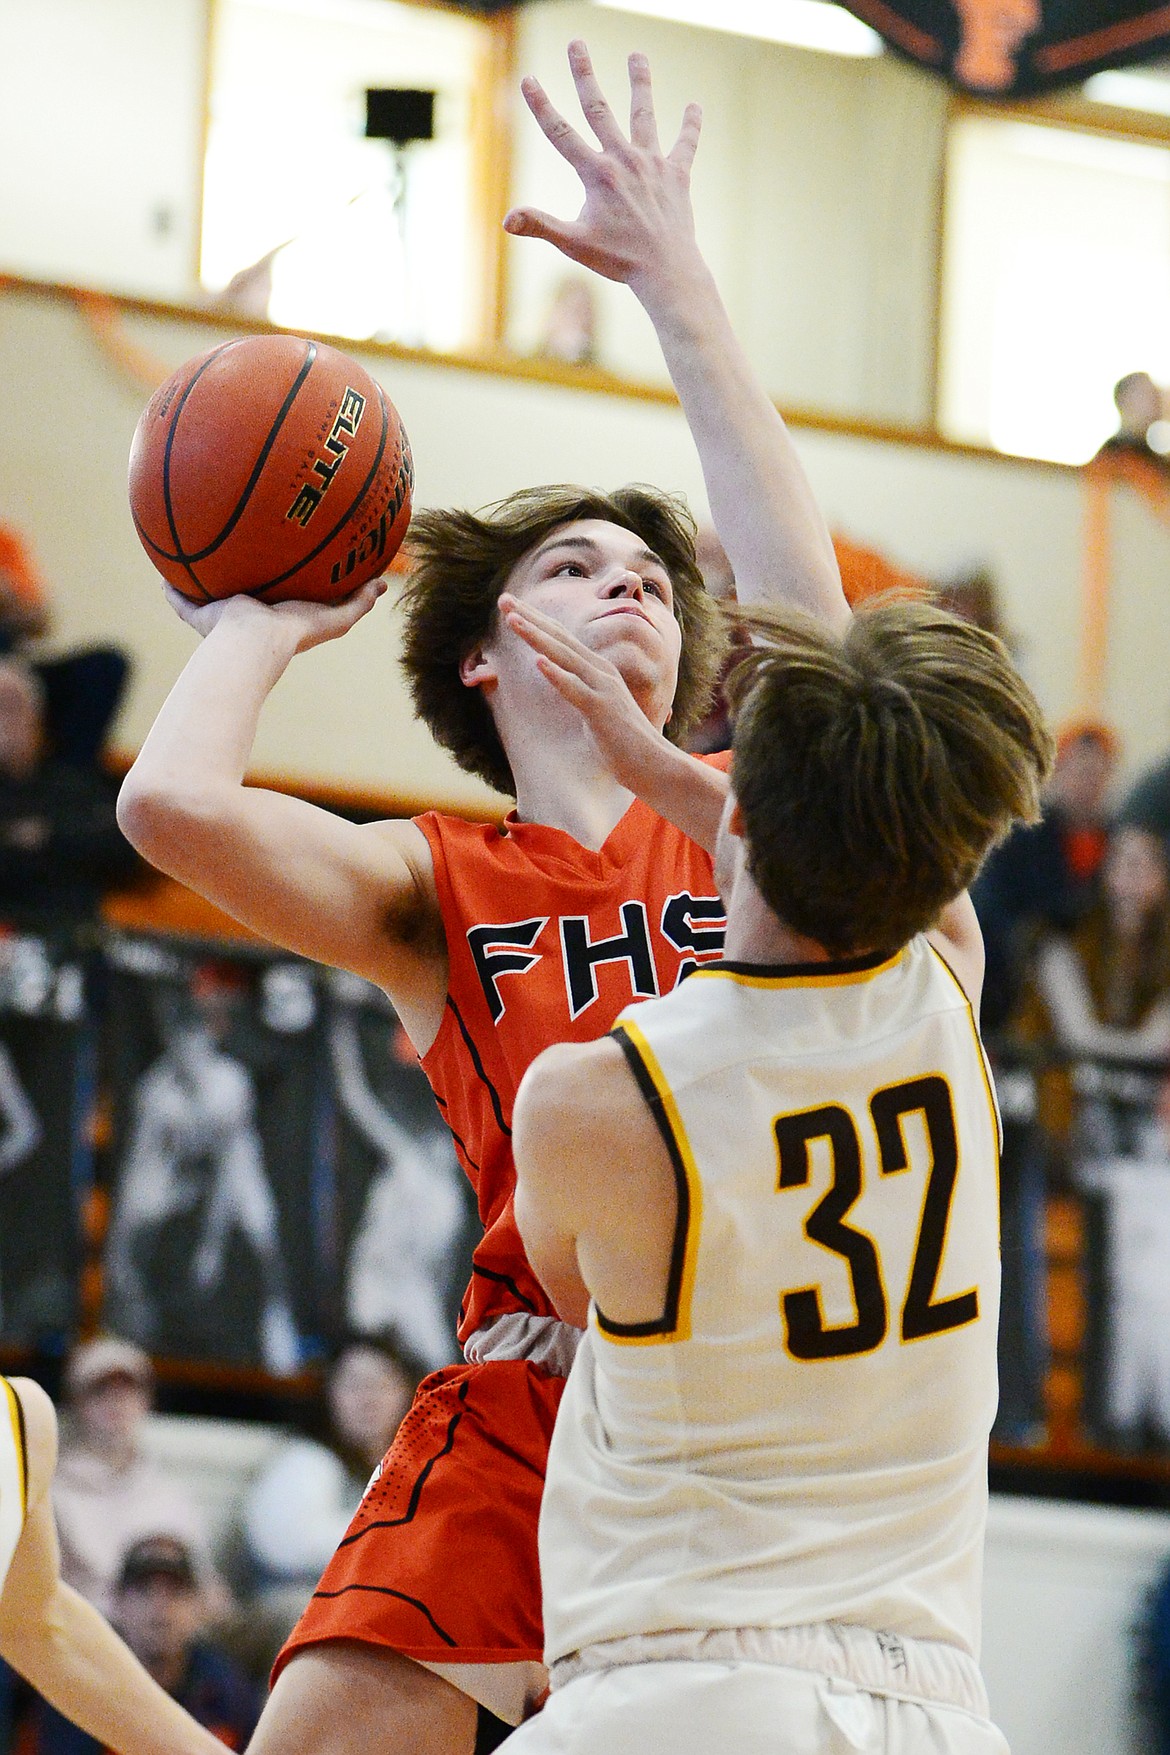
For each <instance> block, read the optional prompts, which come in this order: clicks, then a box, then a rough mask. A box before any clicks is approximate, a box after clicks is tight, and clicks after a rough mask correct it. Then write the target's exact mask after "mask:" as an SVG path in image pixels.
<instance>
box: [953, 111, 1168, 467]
mask: <svg viewBox="0 0 1170 1755" xmlns="http://www.w3.org/2000/svg"><path fill="white" fill-rule="evenodd" d="M1168 313H1170V147H1167V146H1162V145H1159V144H1156V143H1155V144H1143V143H1139V142H1136V141H1131V140H1122V139H1116V138H1111V137H1109V136H1106V135H1102V134H1099V133H1093V132H1089V131H1088V130H1078V129H1075V128H1069V127H1051V126H1046V125H1044V124H1043V123H1040V122H1031V121H1019V120H1015V119H1013V118H1010V117H1002V116H990V115H982V114H980V115H960V116H959V117H958V118H956V120H955V122H954V124H953V127H952V133H951V138H950V143H949V149H948V163H947V185H946V237H945V247H944V255H943V287H942V323H941V332H940V368H941V369H940V379H939V424H940V426H941V428H942V430H943V431H944V432H945V433H947V434H948V436H950V437H952V438H957V439H966V440H972V441H974V442H976V443H982V444H990V445H992V446H994V447H995V448H996V449H997V450H1000V451H1007V452H1012V453H1014V454H1017V455H1020V456H1027V457H1045V458H1052V459H1054V460H1056V461H1058V462H1064V463H1083V462H1085V461H1086V460H1087V459H1088V458H1089V457H1091V456H1092V455H1093V453H1094V452H1095V451H1096V449H1097V447H1098V446H1099V445H1100V444H1101V443H1102V441H1103V440H1104V439H1106V438H1107V437H1108V436H1109V434H1110V433H1111V432H1112V431H1113V430H1114V428H1115V427H1116V424H1117V419H1116V413H1115V410H1114V406H1113V395H1112V393H1113V386H1114V384H1115V383H1116V382H1117V380H1118V379H1119V378H1121V377H1123V376H1125V375H1126V374H1127V373H1129V372H1137V371H1144V372H1148V373H1149V374H1150V375H1151V377H1153V378H1154V379H1155V380H1157V381H1158V382H1159V383H1163V384H1165V383H1170V318H1168Z"/></svg>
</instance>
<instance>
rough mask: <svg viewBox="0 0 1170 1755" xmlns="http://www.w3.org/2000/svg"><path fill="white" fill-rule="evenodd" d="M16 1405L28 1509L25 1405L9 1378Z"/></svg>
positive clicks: (24, 1495) (23, 1480)
mask: <svg viewBox="0 0 1170 1755" xmlns="http://www.w3.org/2000/svg"><path fill="white" fill-rule="evenodd" d="M4 1381H5V1383H7V1384H8V1388H9V1390H10V1391H11V1394H12V1399H13V1401H14V1402H15V1403H16V1435H17V1437H18V1438H19V1440H20V1484H21V1493H22V1495H23V1498H24V1504H25V1509H26V1510H27V1509H28V1433H27V1432H26V1431H25V1429H24V1403H23V1402H22V1401H21V1399H20V1397H19V1396H18V1395H17V1393H16V1391H15V1390H14V1389H13V1388H12V1384H11V1383H10V1382H9V1380H8V1378H5V1379H4Z"/></svg>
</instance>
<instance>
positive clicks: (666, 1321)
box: [597, 1024, 691, 1336]
mask: <svg viewBox="0 0 1170 1755" xmlns="http://www.w3.org/2000/svg"><path fill="white" fill-rule="evenodd" d="M610 1035H611V1036H612V1037H613V1039H614V1041H615V1042H616V1043H617V1045H618V1047H619V1048H620V1049H621V1051H622V1053H623V1054H624V1055H625V1057H626V1062H627V1064H628V1066H629V1068H630V1071H631V1072H632V1073H633V1075H634V1078H635V1080H636V1081H637V1085H638V1089H639V1090H640V1091H641V1093H642V1096H643V1097H644V1098H645V1100H646V1106H647V1108H648V1109H649V1111H650V1113H651V1115H652V1116H653V1117H654V1120H655V1123H656V1124H657V1127H658V1131H659V1133H660V1134H661V1135H662V1138H663V1141H664V1143H665V1145H666V1149H667V1151H668V1152H669V1153H670V1163H671V1168H672V1169H673V1171H674V1184H675V1188H676V1190H677V1193H678V1213H677V1216H676V1218H675V1222H674V1241H673V1243H672V1244H671V1247H670V1272H669V1273H668V1274H667V1277H666V1308H665V1310H664V1311H663V1313H662V1315H661V1316H660V1317H659V1318H658V1320H657V1321H656V1322H611V1321H610V1320H609V1318H608V1317H607V1316H604V1315H603V1314H602V1311H601V1308H600V1306H598V1310H597V1323H598V1327H599V1328H601V1329H603V1330H604V1332H605V1333H606V1334H610V1335H629V1336H638V1335H669V1334H673V1333H674V1331H675V1329H676V1328H677V1327H678V1310H679V1300H680V1298H681V1295H682V1281H683V1268H684V1266H685V1263H686V1257H687V1234H688V1232H689V1230H690V1224H691V1190H690V1184H689V1183H688V1182H687V1173H686V1169H685V1167H684V1165H683V1160H682V1153H681V1152H680V1151H679V1149H678V1141H677V1140H676V1139H675V1137H674V1129H673V1127H671V1125H670V1121H669V1118H668V1117H667V1114H666V1109H665V1106H664V1104H663V1101H662V1093H661V1092H660V1091H659V1089H658V1087H657V1085H656V1084H655V1083H654V1080H653V1079H652V1078H651V1076H650V1071H649V1068H648V1067H647V1066H646V1063H645V1061H644V1060H643V1059H642V1056H641V1055H640V1054H639V1052H638V1049H637V1046H636V1044H635V1043H634V1042H633V1041H631V1039H630V1037H629V1036H628V1035H627V1034H626V1032H625V1030H624V1029H623V1028H622V1026H621V1024H618V1025H617V1027H616V1028H615V1029H613V1030H611V1031H610Z"/></svg>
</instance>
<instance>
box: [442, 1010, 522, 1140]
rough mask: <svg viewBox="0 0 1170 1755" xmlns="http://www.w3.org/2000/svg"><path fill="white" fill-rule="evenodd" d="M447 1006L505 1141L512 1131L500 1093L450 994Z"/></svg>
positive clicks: (509, 1137)
mask: <svg viewBox="0 0 1170 1755" xmlns="http://www.w3.org/2000/svg"><path fill="white" fill-rule="evenodd" d="M447 1004H448V1005H449V1006H450V1007H451V1010H452V1012H453V1013H454V1016H455V1022H456V1023H457V1024H458V1025H459V1034H460V1035H461V1036H462V1038H463V1040H464V1042H465V1043H466V1044H467V1052H468V1054H470V1056H471V1064H472V1066H473V1067H474V1068H475V1071H476V1076H477V1077H478V1078H479V1080H480V1082H481V1084H483V1085H485V1086H486V1087H487V1094H488V1096H489V1097H490V1098H491V1100H492V1108H493V1109H494V1111H495V1115H496V1121H497V1122H498V1124H499V1128H500V1132H501V1133H502V1134H503V1135H504V1137H505V1139H511V1137H512V1129H511V1128H510V1127H509V1126H508V1124H507V1122H506V1121H505V1120H504V1111H503V1108H502V1106H501V1104H500V1093H499V1092H498V1091H497V1090H496V1087H495V1086H494V1085H493V1084H492V1081H491V1080H490V1079H489V1078H488V1076H487V1073H486V1072H485V1071H484V1069H483V1061H482V1060H481V1059H480V1058H479V1049H478V1048H477V1047H476V1046H475V1043H474V1042H473V1041H472V1039H471V1031H470V1030H469V1029H468V1028H467V1025H466V1024H465V1023H464V1022H463V1018H462V1015H461V1013H460V1011H459V1007H458V1006H457V1005H456V1004H455V1001H454V1000H453V999H452V998H451V995H450V994H448V995H447Z"/></svg>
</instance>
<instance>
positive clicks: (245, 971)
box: [103, 934, 328, 1375]
mask: <svg viewBox="0 0 1170 1755" xmlns="http://www.w3.org/2000/svg"><path fill="white" fill-rule="evenodd" d="M106 954H107V959H108V965H109V973H108V1000H107V1013H106V1030H105V1043H106V1075H107V1078H108V1082H109V1088H110V1095H111V1106H112V1125H113V1143H112V1154H111V1155H112V1163H113V1174H112V1188H111V1208H110V1224H109V1230H108V1233H107V1238H106V1247H105V1260H104V1270H105V1273H104V1278H105V1305H104V1312H103V1317H104V1321H105V1322H106V1324H107V1325H108V1326H109V1327H110V1328H111V1329H113V1330H115V1331H116V1332H117V1333H119V1334H123V1335H126V1336H127V1337H128V1338H130V1339H132V1340H135V1341H137V1342H138V1343H139V1344H140V1345H141V1346H143V1347H145V1348H147V1349H148V1350H149V1351H150V1352H152V1353H155V1354H159V1355H162V1356H166V1357H170V1358H183V1359H198V1360H206V1361H209V1362H214V1363H217V1364H226V1365H249V1366H258V1367H260V1368H262V1369H264V1370H266V1371H269V1372H271V1373H273V1374H274V1375H287V1374H289V1373H291V1372H293V1371H295V1370H297V1369H298V1367H299V1366H300V1365H301V1363H302V1362H303V1360H304V1359H305V1358H306V1357H307V1356H310V1355H311V1354H312V1353H313V1352H315V1351H316V1350H318V1348H319V1345H320V1337H321V1329H322V1296H321V1276H320V1272H319V1262H320V1251H319V1239H318V1216H319V1214H320V1212H321V1210H322V1207H323V1202H324V1200H325V1198H326V1194H325V1192H324V1184H325V1181H326V1179H327V1175H328V1165H327V1161H326V1155H325V1150H324V1145H325V1134H326V1127H325V1113H324V1103H325V1077H324V1071H325V1064H324V1057H323V1047H322V1035H321V1008H320V996H319V985H318V974H317V971H315V970H314V969H313V968H312V967H311V966H310V965H308V964H306V963H303V962H300V961H298V960H296V959H293V958H289V957H287V956H277V955H272V956H257V955H251V956H249V955H247V954H246V953H244V952H240V953H238V954H230V953H224V952H221V951H218V950H217V951H215V952H214V953H210V954H209V953H208V952H207V951H206V950H203V951H199V950H188V949H185V948H183V947H182V946H181V945H177V944H176V943H175V941H174V940H165V939H161V938H159V939H155V938H150V937H146V936H139V935H131V934H126V935H114V936H112V937H111V938H110V939H109V941H108V943H107V952H106Z"/></svg>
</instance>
